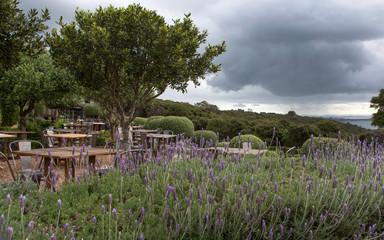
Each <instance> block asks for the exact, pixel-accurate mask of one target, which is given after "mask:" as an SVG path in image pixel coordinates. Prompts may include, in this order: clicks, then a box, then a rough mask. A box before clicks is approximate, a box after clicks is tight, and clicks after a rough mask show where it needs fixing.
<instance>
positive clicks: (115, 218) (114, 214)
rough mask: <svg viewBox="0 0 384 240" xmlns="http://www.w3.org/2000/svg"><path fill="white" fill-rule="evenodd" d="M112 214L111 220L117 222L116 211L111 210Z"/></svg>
mask: <svg viewBox="0 0 384 240" xmlns="http://www.w3.org/2000/svg"><path fill="white" fill-rule="evenodd" d="M112 213H113V220H115V221H117V219H118V216H117V211H116V209H113V210H112Z"/></svg>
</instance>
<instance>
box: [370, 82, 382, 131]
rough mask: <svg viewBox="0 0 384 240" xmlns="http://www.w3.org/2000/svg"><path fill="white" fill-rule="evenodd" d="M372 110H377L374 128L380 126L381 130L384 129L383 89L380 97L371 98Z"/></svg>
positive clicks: (373, 121) (373, 123) (373, 117)
mask: <svg viewBox="0 0 384 240" xmlns="http://www.w3.org/2000/svg"><path fill="white" fill-rule="evenodd" d="M370 107H371V108H374V109H376V110H377V112H376V113H374V114H373V115H372V124H371V125H372V126H378V127H379V128H383V127H384V89H381V90H380V92H379V96H375V97H372V98H371V105H370Z"/></svg>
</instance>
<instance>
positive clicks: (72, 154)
mask: <svg viewBox="0 0 384 240" xmlns="http://www.w3.org/2000/svg"><path fill="white" fill-rule="evenodd" d="M80 149H81V147H75V148H73V147H59V148H44V149H33V150H28V151H15V153H16V154H18V155H19V156H36V152H37V153H38V156H39V157H43V158H44V176H45V178H46V179H47V181H46V182H47V188H48V189H50V188H51V178H50V172H49V171H48V168H49V166H50V164H51V161H52V160H53V159H58V160H64V161H65V165H64V172H65V181H66V182H68V180H69V177H70V174H69V173H70V170H72V171H71V173H72V174H71V175H72V177H73V178H74V177H75V175H76V166H75V161H73V160H74V158H79V157H80ZM82 152H83V153H82V156H83V157H86V156H88V157H89V161H88V164H89V165H91V164H93V167H95V165H96V156H102V155H110V154H111V155H115V154H116V153H117V151H116V149H104V148H83V151H82ZM119 152H123V150H119ZM80 161H81V159H80ZM69 166H71V167H69Z"/></svg>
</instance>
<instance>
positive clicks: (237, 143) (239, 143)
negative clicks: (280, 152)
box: [229, 135, 264, 149]
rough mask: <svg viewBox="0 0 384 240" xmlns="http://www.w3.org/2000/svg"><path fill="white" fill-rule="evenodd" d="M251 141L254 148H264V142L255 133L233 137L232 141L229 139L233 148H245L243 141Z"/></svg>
mask: <svg viewBox="0 0 384 240" xmlns="http://www.w3.org/2000/svg"><path fill="white" fill-rule="evenodd" d="M244 142H249V143H251V144H252V149H263V148H264V142H263V141H262V140H261V139H260V138H258V137H256V136H255V135H240V137H239V136H236V137H233V138H232V139H231V141H229V147H231V148H243V143H244Z"/></svg>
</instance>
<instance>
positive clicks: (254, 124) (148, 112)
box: [140, 99, 368, 146]
mask: <svg viewBox="0 0 384 240" xmlns="http://www.w3.org/2000/svg"><path fill="white" fill-rule="evenodd" d="M155 115H163V116H185V117H187V118H189V119H191V120H192V122H193V123H194V125H195V129H196V130H201V129H206V130H212V131H214V132H218V133H219V134H220V138H221V139H222V138H224V137H225V138H226V137H229V138H232V137H234V136H237V135H238V134H239V133H241V134H253V135H256V136H258V137H260V138H261V139H262V140H264V141H267V142H271V141H276V137H277V138H278V142H280V144H282V145H288V146H289V145H295V146H299V145H300V144H301V143H302V142H303V140H304V139H305V140H306V139H307V138H308V137H310V135H311V134H314V135H315V136H317V135H323V136H329V137H337V134H338V131H341V132H342V136H343V137H347V136H352V135H354V136H359V135H364V134H365V133H366V132H367V131H368V129H366V128H363V127H359V126H357V125H353V124H351V123H348V122H340V121H336V120H333V119H328V118H322V117H307V116H299V115H297V114H296V113H295V112H293V111H290V112H288V113H287V114H278V113H264V112H261V113H257V112H250V111H244V110H242V109H238V110H224V111H222V110H219V108H218V107H217V106H215V105H212V104H209V103H208V102H206V101H202V102H200V103H196V104H194V105H192V104H189V103H185V102H173V101H170V100H160V99H156V100H154V101H152V102H151V103H149V104H147V106H145V108H144V109H143V111H142V112H141V114H140V117H150V116H155ZM274 128H275V132H274V131H273V129H274ZM273 133H275V135H273ZM272 138H273V139H274V140H272ZM300 146H301V145H300Z"/></svg>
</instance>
